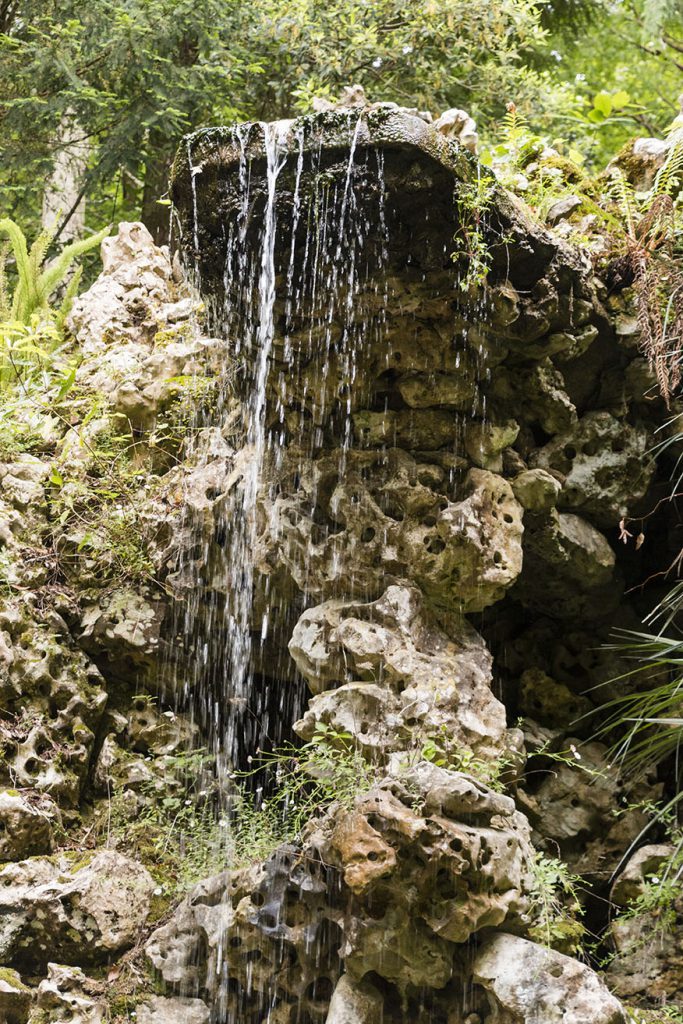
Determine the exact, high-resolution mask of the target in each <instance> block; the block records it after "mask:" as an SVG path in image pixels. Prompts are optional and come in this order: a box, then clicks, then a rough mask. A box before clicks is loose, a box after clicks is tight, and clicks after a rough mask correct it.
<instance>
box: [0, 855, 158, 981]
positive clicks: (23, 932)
mask: <svg viewBox="0 0 683 1024" xmlns="http://www.w3.org/2000/svg"><path fill="white" fill-rule="evenodd" d="M154 886H155V883H154V881H153V880H152V878H151V877H150V875H149V874H148V872H147V871H146V870H145V868H143V867H142V866H141V865H140V864H137V863H135V862H134V861H132V860H130V859H129V858H128V857H124V856H123V855H122V854H120V853H117V852H116V851H114V850H100V851H98V852H96V853H93V854H88V855H85V856H83V858H82V859H81V862H80V863H79V860H78V857H74V856H69V855H68V854H61V855H57V856H55V857H52V858H43V857H33V858H31V859H29V860H24V861H19V862H17V863H10V864H6V865H5V866H4V867H3V868H2V869H1V870H0V956H1V957H2V960H3V961H4V962H5V963H10V964H15V963H16V964H17V965H21V964H22V963H30V964H34V965H35V964H40V963H46V962H47V961H48V960H49V959H50V958H51V957H58V958H59V960H61V961H62V962H64V963H72V964H91V963H100V962H102V961H104V960H106V959H107V958H108V957H109V956H111V955H112V954H113V953H118V952H120V951H121V950H123V949H125V948H126V947H127V946H130V945H132V943H133V942H134V941H135V939H136V937H137V936H138V934H139V932H140V929H141V928H142V926H143V925H144V923H145V921H146V919H147V915H148V913H149V900H150V896H151V893H152V891H153V889H154Z"/></svg>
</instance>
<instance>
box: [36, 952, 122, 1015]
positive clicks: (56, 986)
mask: <svg viewBox="0 0 683 1024" xmlns="http://www.w3.org/2000/svg"><path fill="white" fill-rule="evenodd" d="M104 1014H105V1000H104V985H103V983H102V982H101V981H93V980H92V978H88V977H87V976H86V975H85V974H84V973H83V971H81V970H80V969H79V968H78V967H64V966H63V965H61V964H48V965H47V978H45V979H44V980H43V981H41V983H40V985H39V986H38V991H37V998H36V1003H35V1008H34V1010H33V1012H32V1013H31V1016H30V1017H29V1020H28V1024H43V1021H46V1020H47V1021H54V1024H102V1021H103V1020H104V1019H105V1017H104Z"/></svg>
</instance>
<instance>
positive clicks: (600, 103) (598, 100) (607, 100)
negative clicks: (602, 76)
mask: <svg viewBox="0 0 683 1024" xmlns="http://www.w3.org/2000/svg"><path fill="white" fill-rule="evenodd" d="M612 106H613V103H612V97H611V96H610V95H609V93H606V92H599V93H598V94H597V96H594V97H593V107H594V108H595V110H598V111H600V113H601V114H602V115H603V117H609V116H610V114H611V113H612ZM591 113H592V111H591ZM588 116H589V117H590V114H589V115H588Z"/></svg>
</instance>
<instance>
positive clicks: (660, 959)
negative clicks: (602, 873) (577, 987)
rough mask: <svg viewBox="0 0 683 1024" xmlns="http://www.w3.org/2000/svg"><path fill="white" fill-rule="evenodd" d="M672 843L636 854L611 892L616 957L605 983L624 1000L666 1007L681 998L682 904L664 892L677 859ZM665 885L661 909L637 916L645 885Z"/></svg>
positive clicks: (682, 995) (682, 990)
mask: <svg viewBox="0 0 683 1024" xmlns="http://www.w3.org/2000/svg"><path fill="white" fill-rule="evenodd" d="M675 852H676V851H675V847H673V846H670V845H668V844H661V843H660V844H656V845H648V846H642V847H641V848H640V849H639V850H636V851H635V853H633V854H632V856H631V857H630V859H629V860H628V863H627V864H626V866H625V868H624V870H623V871H622V873H621V874H620V875H619V876H618V878H617V880H616V881H615V883H614V885H613V886H612V890H611V892H610V900H611V901H612V903H613V904H614V906H615V908H617V909H616V910H615V913H614V915H613V919H612V921H611V924H610V929H609V935H610V938H611V941H612V944H613V947H614V951H615V954H616V955H615V956H614V957H613V959H612V960H611V962H610V964H609V967H608V970H607V978H608V981H609V984H610V986H611V988H612V989H613V991H614V992H615V993H616V994H617V995H618V996H620V997H621V998H622V999H643V998H645V999H648V1000H651V1001H655V1000H656V1001H657V1002H659V1001H662V1002H666V1004H669V1003H672V1004H674V1005H675V1004H676V1003H679V1002H680V1000H681V999H683V966H682V964H683V942H682V941H681V932H680V926H681V921H682V920H683V900H682V899H681V898H680V897H676V896H675V895H674V894H672V893H671V891H670V889H667V888H666V880H667V872H669V874H670V873H671V871H672V870H674V871H675V870H676V869H675V868H674V869H672V868H671V860H672V857H673V856H674V855H675ZM648 885H649V887H650V889H651V890H652V889H654V890H655V893H656V889H657V886H658V885H662V887H663V889H662V892H663V897H662V903H661V906H659V907H657V906H654V907H653V908H652V909H651V910H649V911H647V910H643V911H642V912H641V913H637V912H636V908H635V906H634V904H635V903H636V901H637V899H638V897H639V896H642V895H643V893H644V892H645V888H646V886H648Z"/></svg>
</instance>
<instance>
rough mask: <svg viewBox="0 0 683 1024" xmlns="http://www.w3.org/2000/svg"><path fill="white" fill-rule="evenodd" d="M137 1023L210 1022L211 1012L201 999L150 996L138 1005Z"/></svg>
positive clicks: (183, 1023)
mask: <svg viewBox="0 0 683 1024" xmlns="http://www.w3.org/2000/svg"><path fill="white" fill-rule="evenodd" d="M135 1012H136V1017H137V1024H209V1019H210V1014H209V1008H208V1006H207V1005H206V1003H204V1002H202V1000H201V999H183V998H181V997H175V998H170V999H169V998H167V997H166V996H150V997H149V998H148V999H145V1001H144V1002H143V1003H138V1005H137V1007H136V1011H135Z"/></svg>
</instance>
